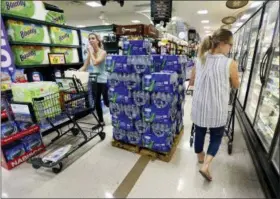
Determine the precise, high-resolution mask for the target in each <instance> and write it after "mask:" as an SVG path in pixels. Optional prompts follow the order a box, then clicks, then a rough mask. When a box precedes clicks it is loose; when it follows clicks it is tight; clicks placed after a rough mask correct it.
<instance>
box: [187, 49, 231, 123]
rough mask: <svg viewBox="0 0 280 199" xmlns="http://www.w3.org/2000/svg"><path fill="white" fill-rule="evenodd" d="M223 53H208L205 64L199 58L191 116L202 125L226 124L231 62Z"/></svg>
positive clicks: (194, 121)
mask: <svg viewBox="0 0 280 199" xmlns="http://www.w3.org/2000/svg"><path fill="white" fill-rule="evenodd" d="M231 62H232V59H230V58H228V57H226V56H225V55H222V54H216V55H212V54H209V53H208V54H207V55H206V61H205V64H202V63H201V62H200V60H199V59H197V61H196V64H195V67H196V75H195V83H194V94H193V101H192V112H191V117H192V120H193V123H194V124H196V125H197V126H200V127H207V128H215V127H222V126H225V125H226V123H227V117H228V102H229V94H230V80H229V78H230V64H231Z"/></svg>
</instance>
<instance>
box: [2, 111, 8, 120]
mask: <svg viewBox="0 0 280 199" xmlns="http://www.w3.org/2000/svg"><path fill="white" fill-rule="evenodd" d="M7 118H8V115H7V112H6V111H1V120H5V119H7Z"/></svg>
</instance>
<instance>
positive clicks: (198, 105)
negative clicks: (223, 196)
mask: <svg viewBox="0 0 280 199" xmlns="http://www.w3.org/2000/svg"><path fill="white" fill-rule="evenodd" d="M232 43H233V35H232V33H231V32H230V31H229V30H226V29H219V30H217V31H215V32H214V34H213V35H212V36H209V37H207V38H206V39H205V40H204V41H203V42H202V43H201V45H200V47H199V52H198V59H197V60H196V64H195V68H194V69H193V71H192V75H191V80H190V85H194V94H193V101H192V111H191V117H192V120H193V123H194V125H195V140H194V148H195V153H197V156H198V162H199V163H201V164H203V165H202V167H201V169H200V170H199V172H200V173H201V175H202V176H203V177H204V178H205V179H207V180H209V181H211V180H212V176H211V174H210V172H209V166H210V164H211V162H212V160H213V158H214V157H215V155H216V154H217V152H218V150H219V147H220V144H221V141H222V137H223V135H224V130H225V125H226V122H227V116H228V102H229V94H230V87H232V88H238V87H239V79H238V67H237V63H236V62H235V61H233V60H232V59H230V58H228V57H227V55H228V54H229V52H230V50H231V47H232ZM207 129H209V131H210V143H209V146H208V150H207V154H206V157H205V152H204V151H203V146H204V139H205V135H206V132H207Z"/></svg>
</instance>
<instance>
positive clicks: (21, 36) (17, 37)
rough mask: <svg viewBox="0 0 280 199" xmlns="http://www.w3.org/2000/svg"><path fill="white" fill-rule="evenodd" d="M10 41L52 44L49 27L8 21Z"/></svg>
mask: <svg viewBox="0 0 280 199" xmlns="http://www.w3.org/2000/svg"><path fill="white" fill-rule="evenodd" d="M6 25H7V30H8V36H9V40H11V41H17V42H27V43H28V42H30V43H47V44H48V43H50V36H49V32H48V28H47V26H43V25H37V24H31V23H25V22H22V21H14V20H7V21H6Z"/></svg>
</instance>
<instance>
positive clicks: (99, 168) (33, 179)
mask: <svg viewBox="0 0 280 199" xmlns="http://www.w3.org/2000/svg"><path fill="white" fill-rule="evenodd" d="M190 107H191V98H190V97H189V96H188V97H187V101H186V103H185V118H184V125H185V126H184V130H185V133H184V136H183V138H182V140H181V142H180V144H179V146H178V149H177V151H176V153H175V155H174V157H173V159H172V161H171V162H170V163H165V162H161V161H150V162H149V163H148V165H147V166H146V168H145V169H144V171H143V173H142V174H141V176H140V178H139V179H138V181H137V182H136V184H135V186H134V187H133V189H132V190H131V192H130V193H129V195H128V197H130V198H137V197H138V198H139V197H143V198H145V197H157V198H160V197H164V198H187V197H191V198H196V197H197V198H209V197H213V198H264V195H263V192H262V190H261V187H260V184H259V182H258V179H257V176H256V172H255V169H254V166H253V164H252V160H251V157H250V155H249V152H248V150H247V147H246V145H245V142H244V139H243V136H242V134H241V132H240V128H239V126H238V124H237V125H236V131H235V132H236V134H235V140H234V148H233V154H232V155H231V156H229V155H228V154H227V145H226V143H227V142H226V139H227V138H226V137H225V138H224V140H223V144H222V146H221V149H220V151H219V153H218V154H217V157H216V158H215V160H214V162H213V165H212V168H211V170H212V174H213V178H214V179H213V182H211V183H208V182H206V181H205V180H204V179H203V178H202V177H201V176H200V174H199V173H198V169H199V165H198V164H197V160H196V156H195V154H194V153H193V148H190V145H189V135H190V128H191V121H190V118H189V113H190ZM106 117H107V121H110V120H109V119H108V118H109V115H107V116H106ZM105 132H106V133H107V138H106V139H105V140H104V141H103V142H98V141H99V138H98V137H97V138H96V139H94V140H93V141H92V142H90V143H89V144H87V146H85V147H84V148H83V149H82V150H80V151H77V152H78V153H76V154H73V155H74V156H72V157H69V160H68V163H67V164H66V168H65V169H64V170H63V171H62V172H61V173H60V174H58V175H55V174H53V173H52V172H50V171H49V170H45V169H39V170H34V169H32V168H31V166H30V165H29V164H26V163H25V164H22V165H21V166H19V167H18V168H16V169H14V170H12V171H6V170H5V169H2V197H13V198H15V197H17V198H20V197H27V198H32V197H34V198H35V197H37V198H38V197H40V198H48V197H58V198H59V197H71V198H78V197H79V198H81V197H83V198H97V197H101V198H104V197H106V198H111V197H113V195H112V194H113V193H114V191H115V190H116V189H117V188H118V186H119V185H120V184H121V183H122V181H123V179H124V178H125V177H126V175H127V174H128V173H129V171H130V170H131V169H132V167H133V166H134V165H135V163H136V162H137V160H138V159H139V155H137V154H133V153H130V152H127V151H124V150H120V149H117V148H114V147H112V146H111V144H110V141H111V137H112V127H111V126H110V124H109V123H108V122H107V126H106V128H105ZM86 151H87V152H86ZM83 153H84V154H83ZM73 158H74V159H76V161H75V162H73ZM71 162H73V163H72V164H70V163H71ZM67 165H68V166H67Z"/></svg>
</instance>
